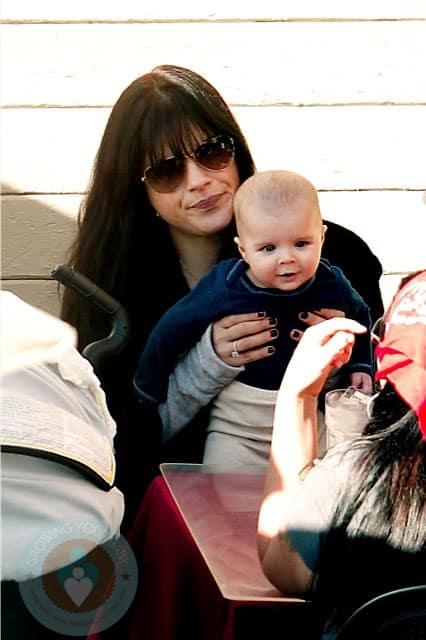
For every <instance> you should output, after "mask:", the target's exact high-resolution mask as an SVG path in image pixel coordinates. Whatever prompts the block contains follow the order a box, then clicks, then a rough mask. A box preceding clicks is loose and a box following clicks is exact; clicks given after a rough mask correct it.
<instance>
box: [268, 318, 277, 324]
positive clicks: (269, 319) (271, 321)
mask: <svg viewBox="0 0 426 640" xmlns="http://www.w3.org/2000/svg"><path fill="white" fill-rule="evenodd" d="M268 322H269V324H271V325H274V324H277V319H276V318H268Z"/></svg>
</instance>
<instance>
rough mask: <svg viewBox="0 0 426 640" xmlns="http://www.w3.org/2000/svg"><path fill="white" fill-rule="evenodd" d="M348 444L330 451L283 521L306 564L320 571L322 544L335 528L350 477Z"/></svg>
mask: <svg viewBox="0 0 426 640" xmlns="http://www.w3.org/2000/svg"><path fill="white" fill-rule="evenodd" d="M346 450H347V444H346V443H345V444H344V445H338V446H336V447H334V448H333V449H331V450H329V451H328V452H327V454H326V455H325V456H324V458H323V459H322V460H320V461H319V462H318V463H317V465H316V466H315V467H314V468H313V469H312V470H311V471H310V472H309V473H308V474H307V476H306V478H305V479H304V481H303V483H302V484H301V486H300V489H299V491H298V493H297V495H296V496H295V498H294V499H293V501H292V503H291V504H290V505H289V507H288V509H287V511H286V513H285V514H284V517H283V521H282V531H286V533H287V535H288V536H289V538H290V540H291V542H292V544H293V545H294V546H295V547H296V549H297V551H298V552H299V554H300V555H301V556H302V558H303V560H304V562H305V564H306V565H307V566H308V567H309V568H310V569H311V570H312V571H314V572H317V570H318V563H319V558H320V551H321V543H322V540H323V538H324V536H325V534H326V533H327V532H328V531H329V529H330V527H331V522H332V518H333V515H334V511H335V506H336V502H337V499H338V497H339V495H340V491H341V489H342V487H343V486H344V483H345V478H346V477H347V474H348V462H349V456H343V455H342V454H343V453H344V452H345V451H346Z"/></svg>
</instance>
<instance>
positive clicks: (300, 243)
mask: <svg viewBox="0 0 426 640" xmlns="http://www.w3.org/2000/svg"><path fill="white" fill-rule="evenodd" d="M307 244H308V242H307V241H306V240H299V241H298V242H295V243H294V246H295V247H305V246H306V245H307Z"/></svg>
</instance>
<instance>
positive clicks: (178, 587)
mask: <svg viewBox="0 0 426 640" xmlns="http://www.w3.org/2000/svg"><path fill="white" fill-rule="evenodd" d="M128 541H129V543H130V545H131V546H132V548H133V551H134V553H135V555H136V558H137V560H138V566H139V583H138V590H137V593H136V596H135V600H134V602H133V605H132V607H131V610H130V611H129V614H128V615H127V620H126V624H125V625H121V628H120V626H118V627H117V628H116V629H114V628H112V629H110V630H109V631H105V632H103V633H101V634H98V635H96V636H94V635H92V636H90V640H109V639H110V638H114V640H115V638H117V639H118V638H119V639H120V640H125V639H126V638H127V640H246V639H247V638H248V637H256V636H257V637H258V638H259V639H262V640H263V639H264V638H272V637H275V636H276V635H277V633H278V634H279V637H280V638H282V639H283V640H290V639H291V640H296V639H297V640H313V639H314V638H315V639H316V637H317V636H316V635H315V632H314V621H313V618H312V616H311V615H310V605H309V603H303V604H300V603H299V604H297V603H294V602H293V603H291V602H287V603H284V602H268V601H260V602H255V601H251V602H250V601H247V600H244V601H238V600H234V599H232V600H231V599H228V598H225V597H224V596H223V595H222V593H221V591H220V589H219V587H218V586H217V584H216V582H215V580H214V578H213V576H212V573H211V572H210V569H209V568H208V566H207V564H206V562H205V560H204V559H203V557H202V554H201V553H200V551H199V549H198V548H197V545H196V544H195V542H194V538H193V536H192V535H191V533H190V531H189V529H188V526H187V525H186V523H185V521H184V519H183V517H182V515H181V514H180V512H179V509H178V507H177V505H176V502H175V500H174V498H173V496H172V494H171V493H170V490H169V488H168V486H167V484H166V482H165V481H164V479H163V478H162V477H157V478H155V479H154V480H153V481H152V483H151V485H150V486H149V488H148V490H147V493H146V494H145V497H144V499H143V501H142V504H141V507H140V509H139V512H138V515H137V518H136V520H135V522H134V525H133V527H132V528H131V531H130V533H129V536H128ZM218 543H220V541H218ZM253 553H254V554H255V548H254V549H253ZM254 560H257V558H256V557H255V556H254ZM114 632H115V633H114Z"/></svg>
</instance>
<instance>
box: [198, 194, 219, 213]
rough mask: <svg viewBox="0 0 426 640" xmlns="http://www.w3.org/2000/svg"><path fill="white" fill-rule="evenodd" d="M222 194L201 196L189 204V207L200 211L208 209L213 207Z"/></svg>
mask: <svg viewBox="0 0 426 640" xmlns="http://www.w3.org/2000/svg"><path fill="white" fill-rule="evenodd" d="M221 197H222V194H221V193H219V194H217V195H214V196H209V197H208V198H203V199H202V200H198V201H197V202H195V204H193V205H192V206H191V209H201V210H202V211H209V210H210V209H214V208H215V206H216V205H217V203H218V202H219V200H220V199H221Z"/></svg>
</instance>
